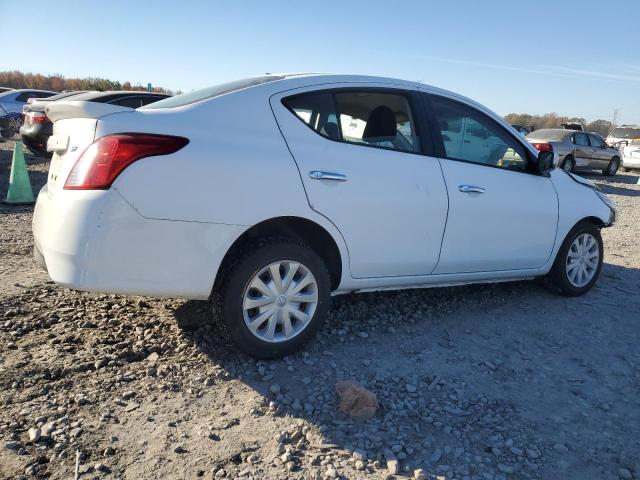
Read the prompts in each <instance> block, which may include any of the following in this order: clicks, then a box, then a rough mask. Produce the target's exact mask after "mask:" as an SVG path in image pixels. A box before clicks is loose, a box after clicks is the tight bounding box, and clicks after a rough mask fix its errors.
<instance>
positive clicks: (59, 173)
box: [45, 101, 133, 197]
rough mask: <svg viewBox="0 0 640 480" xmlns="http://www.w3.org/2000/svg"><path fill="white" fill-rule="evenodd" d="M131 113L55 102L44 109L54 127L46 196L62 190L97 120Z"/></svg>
mask: <svg viewBox="0 0 640 480" xmlns="http://www.w3.org/2000/svg"><path fill="white" fill-rule="evenodd" d="M132 111H133V109H131V108H128V107H121V106H118V105H110V104H105V103H96V102H81V101H75V102H72V101H68V102H64V101H58V102H51V104H49V105H47V106H46V107H45V112H46V114H47V117H49V119H50V120H51V121H52V122H54V123H53V135H51V137H49V140H48V141H47V150H48V151H50V152H52V153H53V157H52V158H51V165H50V166H49V176H48V177H47V183H48V192H49V196H51V197H53V196H55V194H56V193H57V192H59V191H60V190H62V188H63V187H64V183H65V181H66V180H67V177H68V176H69V172H71V169H72V168H73V166H74V164H75V163H76V160H77V159H78V157H79V156H80V155H81V154H82V152H84V151H85V149H86V148H87V147H88V146H89V145H91V144H92V143H93V141H94V140H95V135H96V128H97V126H98V122H99V119H100V118H102V117H104V116H106V115H110V114H114V113H122V112H132Z"/></svg>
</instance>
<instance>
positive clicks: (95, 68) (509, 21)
mask: <svg viewBox="0 0 640 480" xmlns="http://www.w3.org/2000/svg"><path fill="white" fill-rule="evenodd" d="M27 7H28V8H27ZM0 18H2V22H0V45H3V47H4V48H3V49H2V54H0V71H1V70H13V69H17V70H22V71H25V72H33V73H43V74H54V73H57V74H62V75H64V76H66V77H86V76H94V77H102V78H108V79H111V80H119V81H127V80H128V81H131V82H132V83H140V84H143V85H146V84H147V83H148V82H150V83H152V84H153V85H156V86H162V87H166V88H170V89H173V90H176V89H180V90H183V91H189V90H192V89H197V88H202V87H205V86H209V85H214V84H216V83H221V82H225V81H229V80H234V79H238V78H243V77H247V76H253V75H256V74H263V73H266V72H270V73H281V72H328V73H352V74H366V75H380V76H387V77H394V78H402V79H406V80H414V81H420V82H423V83H425V84H429V85H434V86H437V87H441V88H445V89H448V90H452V91H454V92H457V93H460V94H462V95H466V96H468V97H471V98H473V99H474V100H477V101H479V102H480V103H482V104H484V105H486V106H487V107H489V108H491V109H492V110H494V111H496V112H497V113H499V114H501V115H505V114H507V113H512V112H514V113H532V114H543V113H547V112H556V113H558V114H559V115H568V116H576V117H584V118H586V119H587V120H589V121H592V120H595V119H597V118H603V119H607V120H611V119H612V117H613V115H614V110H617V111H618V113H617V120H618V122H622V123H638V124H640V30H639V28H638V22H639V21H640V0H617V1H616V0H614V1H609V2H605V1H602V0H599V1H595V0H458V1H456V0H448V1H446V0H439V1H431V0H423V1H415V2H414V1H409V0H404V1H397V2H392V1H389V0H385V1H377V0H370V1H359V0H339V1H333V0H323V1H300V0H298V1H295V2H293V1H292V2H285V1H282V2H280V1H277V0H263V1H255V2H254V1H233V2H232V1H204V0H203V1H191V0H182V1H178V2H176V1H175V0H173V1H164V0H160V1H153V2H151V1H147V2H143V1H135V0H130V1H122V0H108V1H104V2H93V1H80V0H78V1H72V0H57V1H55V2H52V1H50V0H46V1H41V0H29V2H27V3H24V2H21V1H16V0H0ZM8 46H12V47H11V48H9V47H8Z"/></svg>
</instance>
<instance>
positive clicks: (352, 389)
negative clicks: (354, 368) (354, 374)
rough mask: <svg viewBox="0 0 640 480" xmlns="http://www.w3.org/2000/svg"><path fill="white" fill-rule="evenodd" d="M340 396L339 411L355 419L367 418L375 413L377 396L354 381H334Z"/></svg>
mask: <svg viewBox="0 0 640 480" xmlns="http://www.w3.org/2000/svg"><path fill="white" fill-rule="evenodd" d="M336 392H337V394H338V397H339V398H340V405H339V408H340V411H341V412H342V413H344V414H345V415H348V416H350V417H352V418H354V419H355V420H361V421H364V420H369V419H370V418H372V417H373V416H374V415H375V414H376V410H377V409H378V398H377V397H376V394H375V393H373V392H371V391H369V390H367V389H366V388H364V387H362V386H361V385H358V384H357V383H354V382H338V383H336Z"/></svg>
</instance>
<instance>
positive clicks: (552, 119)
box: [504, 113, 614, 137]
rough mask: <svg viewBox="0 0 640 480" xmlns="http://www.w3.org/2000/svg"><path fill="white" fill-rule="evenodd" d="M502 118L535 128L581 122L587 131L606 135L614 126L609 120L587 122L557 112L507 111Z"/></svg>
mask: <svg viewBox="0 0 640 480" xmlns="http://www.w3.org/2000/svg"><path fill="white" fill-rule="evenodd" d="M504 119H505V120H506V121H507V122H509V123H513V124H517V125H532V126H533V128H534V129H535V130H539V129H541V128H562V124H563V123H566V122H578V123H581V124H582V125H583V126H584V128H585V130H586V131H588V132H596V133H598V134H600V135H602V136H603V137H606V136H607V135H608V134H609V132H610V131H611V130H612V129H613V128H614V125H613V123H611V122H610V121H609V120H603V119H598V120H594V121H593V122H587V120H586V119H584V118H581V117H563V116H560V115H558V114H557V113H545V114H544V115H530V114H528V113H509V114H508V115H505V117H504Z"/></svg>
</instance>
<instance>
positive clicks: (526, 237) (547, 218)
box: [427, 94, 558, 274]
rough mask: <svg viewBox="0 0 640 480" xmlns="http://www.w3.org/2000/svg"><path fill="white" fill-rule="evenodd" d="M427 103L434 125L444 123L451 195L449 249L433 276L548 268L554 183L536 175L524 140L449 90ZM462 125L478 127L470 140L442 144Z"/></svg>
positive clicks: (441, 151) (555, 205) (443, 148)
mask: <svg viewBox="0 0 640 480" xmlns="http://www.w3.org/2000/svg"><path fill="white" fill-rule="evenodd" d="M427 103H428V105H429V107H428V111H430V112H431V115H432V116H433V117H432V118H433V121H432V123H433V124H435V125H438V126H439V128H437V129H435V131H434V134H435V137H436V138H435V141H436V148H437V149H438V151H439V154H440V157H441V159H440V163H441V165H442V171H443V173H444V178H445V182H446V185H447V191H448V193H449V215H448V219H447V225H446V229H445V233H444V238H443V242H442V251H441V253H440V260H439V262H438V265H437V267H436V268H435V270H434V272H433V273H434V274H447V273H471V272H491V271H505V270H524V269H537V268H540V267H542V266H543V265H544V264H545V263H546V262H547V261H548V260H549V257H550V255H551V251H552V249H553V245H554V241H555V236H556V229H557V222H558V198H557V195H556V192H555V189H554V187H553V185H552V183H551V180H550V179H549V178H547V177H544V176H539V175H534V174H532V173H529V170H528V165H527V161H528V154H527V153H526V148H525V147H524V145H523V144H522V143H521V141H520V140H519V139H517V138H516V137H515V136H513V135H511V133H509V132H508V131H507V129H506V128H504V127H503V126H502V125H500V124H499V123H498V122H497V121H495V120H494V119H492V118H491V117H489V116H488V115H486V114H485V113H483V112H481V111H479V110H478V109H476V108H475V107H473V106H471V105H468V104H466V103H463V102H460V101H457V100H454V99H451V98H448V97H444V96H441V95H435V94H429V95H428V97H427ZM459 122H462V123H465V122H466V123H467V124H471V125H472V128H467V130H466V132H465V137H462V142H463V145H461V146H460V148H458V146H455V145H451V144H449V145H448V144H447V143H446V142H444V141H443V142H442V143H440V139H439V138H438V137H442V136H444V135H446V131H445V130H444V127H445V126H447V125H449V124H451V123H454V124H456V123H459ZM470 137H474V138H470ZM465 139H466V140H468V141H469V142H468V143H464V142H465ZM529 155H530V154H529Z"/></svg>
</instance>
